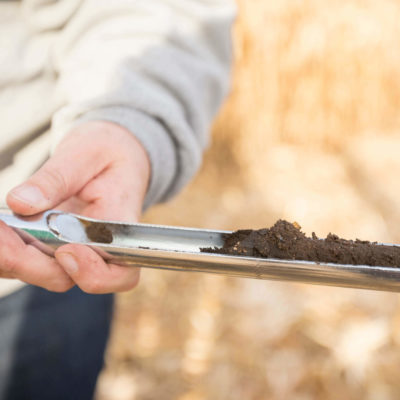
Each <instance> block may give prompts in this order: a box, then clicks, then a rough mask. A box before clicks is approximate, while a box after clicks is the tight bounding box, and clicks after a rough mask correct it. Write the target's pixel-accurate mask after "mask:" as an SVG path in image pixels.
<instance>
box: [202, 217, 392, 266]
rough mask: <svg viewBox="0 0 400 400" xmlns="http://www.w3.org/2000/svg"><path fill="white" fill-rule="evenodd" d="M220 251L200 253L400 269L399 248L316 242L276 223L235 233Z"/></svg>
mask: <svg viewBox="0 0 400 400" xmlns="http://www.w3.org/2000/svg"><path fill="white" fill-rule="evenodd" d="M224 240H225V243H224V246H223V247H222V248H206V249H201V251H203V252H208V253H219V254H231V255H238V256H247V257H262V258H280V259H284V260H305V261H319V262H327V263H336V264H352V265H371V266H383V267H400V247H397V246H384V245H378V244H376V242H374V243H371V242H368V241H362V240H358V239H356V240H345V239H341V238H339V237H338V236H337V235H334V234H332V233H330V234H329V235H328V236H327V237H326V239H319V238H318V237H317V236H316V235H315V233H314V232H313V234H312V237H307V236H306V235H305V234H304V233H303V232H302V231H301V230H300V226H299V225H298V224H297V223H294V224H291V223H289V222H287V221H284V220H279V221H277V222H276V223H275V225H274V226H273V227H272V228H270V229H259V230H251V229H248V230H239V231H236V232H233V233H231V234H227V235H225V237H224Z"/></svg>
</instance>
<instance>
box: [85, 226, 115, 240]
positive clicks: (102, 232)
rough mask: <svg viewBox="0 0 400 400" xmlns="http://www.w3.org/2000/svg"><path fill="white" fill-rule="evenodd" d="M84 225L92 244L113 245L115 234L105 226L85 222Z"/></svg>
mask: <svg viewBox="0 0 400 400" xmlns="http://www.w3.org/2000/svg"><path fill="white" fill-rule="evenodd" d="M84 225H85V232H86V235H87V237H88V238H89V239H90V240H91V241H92V242H96V243H111V242H112V241H113V234H112V232H111V231H110V229H109V228H108V227H107V226H106V225H105V224H102V223H101V222H86V221H85V223H84Z"/></svg>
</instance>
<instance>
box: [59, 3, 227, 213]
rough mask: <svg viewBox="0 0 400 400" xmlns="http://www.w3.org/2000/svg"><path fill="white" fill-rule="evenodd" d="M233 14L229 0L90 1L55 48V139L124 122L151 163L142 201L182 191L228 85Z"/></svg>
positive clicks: (195, 166) (73, 19) (159, 198)
mask: <svg viewBox="0 0 400 400" xmlns="http://www.w3.org/2000/svg"><path fill="white" fill-rule="evenodd" d="M233 12H234V8H233V6H232V3H231V2H230V1H215V2H209V1H199V0H198V1H194V0H192V1H191V0H187V1H185V2H183V1H182V0H170V1H165V0H164V1H162V0H154V1H152V2H145V1H142V2H141V1H136V2H133V1H122V0H115V1H113V2H109V1H99V0H87V1H85V2H84V3H83V5H82V6H81V8H80V9H79V10H78V12H77V13H76V14H75V15H74V17H73V18H72V19H71V21H70V22H69V24H68V25H67V26H66V27H65V29H64V32H63V36H62V39H61V40H60V42H59V45H57V46H55V48H54V54H53V56H54V60H55V67H56V69H57V71H58V73H59V74H60V79H59V93H60V95H61V96H63V100H64V103H65V107H63V108H62V109H61V110H60V111H59V112H58V113H57V114H56V115H55V117H54V121H53V133H54V137H55V140H56V141H59V140H60V138H61V137H62V136H63V135H65V134H66V133H67V132H69V131H70V130H71V127H73V126H74V125H76V124H79V123H82V122H87V121H91V120H99V119H100V120H101V119H103V120H108V121H112V122H115V123H117V124H119V125H122V126H124V127H126V128H127V129H128V130H130V131H131V132H133V133H134V134H135V135H136V136H137V138H138V139H139V141H140V142H141V143H142V144H143V146H144V147H145V149H146V151H147V152H148V154H149V157H150V160H151V164H152V177H151V182H150V186H149V190H148V193H147V197H146V202H145V203H146V206H149V205H150V204H152V203H155V202H157V201H161V200H165V199H166V198H168V197H170V196H171V195H173V194H174V193H176V192H177V191H178V190H179V189H180V188H181V187H182V186H183V185H184V184H185V183H186V182H187V181H188V180H189V179H190V177H191V176H192V175H193V174H194V173H195V171H196V170H197V168H198V166H199V164H200V161H201V155H202V151H203V149H204V147H205V145H206V143H207V133H208V130H209V126H210V123H211V121H212V118H213V117H214V115H215V113H216V112H217V110H218V107H219V105H220V103H221V102H222V100H223V98H224V96H225V94H226V92H227V90H228V86H229V70H230V62H231V51H230V47H231V46H230V41H231V39H230V27H231V23H232V19H233Z"/></svg>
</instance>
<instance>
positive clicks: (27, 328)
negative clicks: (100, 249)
mask: <svg viewBox="0 0 400 400" xmlns="http://www.w3.org/2000/svg"><path fill="white" fill-rule="evenodd" d="M112 308H113V296H112V295H88V294H86V293H83V292H82V291H81V290H79V289H78V288H73V289H71V290H70V291H68V292H67V293H61V294H59V293H52V292H48V291H46V290H43V289H40V288H37V287H34V286H27V287H24V288H23V289H21V290H19V291H17V292H15V293H13V294H11V295H9V296H6V297H4V298H2V299H0V400H14V399H17V400H20V399H21V400H22V399H27V400H28V399H29V400H36V399H40V400H47V399H52V400H53V399H57V400H64V399H65V400H72V399H74V400H75V399H79V400H81V399H82V400H85V399H91V398H92V397H93V393H94V389H95V385H96V380H97V376H98V374H99V372H100V370H101V368H102V366H103V357H104V350H105V346H106V343H107V339H108V336H109V328H110V322H111V318H112Z"/></svg>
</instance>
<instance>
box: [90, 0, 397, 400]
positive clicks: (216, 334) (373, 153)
mask: <svg viewBox="0 0 400 400" xmlns="http://www.w3.org/2000/svg"><path fill="white" fill-rule="evenodd" d="M239 5H240V14H239V15H240V16H239V19H238V23H237V26H236V29H235V52H236V64H235V71H234V81H233V91H232V95H231V96H230V98H229V101H228V102H227V104H226V106H225V107H224V109H223V111H222V112H221V114H220V116H219V118H218V120H217V121H216V124H215V129H214V141H213V146H212V147H211V148H210V150H209V151H208V153H207V155H206V158H205V163H204V166H203V168H202V171H201V172H200V174H199V175H198V176H197V177H196V179H195V180H194V181H193V183H192V184H191V185H190V186H189V187H188V188H187V189H185V190H184V192H183V193H182V194H181V195H180V196H178V198H176V199H175V200H174V201H172V202H171V203H169V204H166V205H162V206H158V207H155V208H154V209H152V210H151V211H150V212H149V213H148V214H147V215H146V216H145V219H146V221H151V222H156V223H165V224H177V225H187V226H198V227H209V228H221V229H234V228H239V227H249V226H250V227H261V226H267V225H270V224H271V223H272V222H273V221H274V220H276V219H277V218H282V217H283V218H287V219H289V220H296V221H298V222H299V223H300V224H301V225H302V226H303V228H304V230H305V231H306V232H307V233H311V231H316V232H317V233H318V234H320V235H323V234H327V233H328V232H329V231H335V232H336V233H339V234H341V235H343V236H345V237H349V238H353V237H360V238H366V239H374V240H378V241H387V242H400V207H399V199H398V195H399V193H400V180H399V177H400V157H399V155H400V119H399V116H400V113H399V109H400V68H399V65H400V25H399V23H398V21H399V17H400V5H399V3H398V2H397V1H394V0H383V1H381V2H373V1H363V2H361V1H356V0H351V1H346V0H335V1H331V2H329V4H328V3H326V2H325V3H324V2H320V1H317V0H310V1H300V0H298V1H294V0H290V1H289V0H279V1H275V2H267V1H265V0H263V1H262V0H251V1H249V0H241V1H240V2H239ZM399 332H400V311H399V297H398V295H396V294H390V293H375V292H369V291H359V290H351V289H340V288H325V287H314V286H307V285H300V284H298V285H295V284H289V283H271V282H265V281H253V280H245V279H233V278H227V277H214V276H206V275H201V274H185V273H173V272H160V271H149V270H148V271H144V272H143V280H142V284H141V286H140V287H139V288H138V289H137V290H135V291H133V292H131V293H127V294H124V295H122V296H120V297H119V299H118V308H117V313H116V323H115V328H114V334H113V338H112V341H111V346H110V351H109V355H108V361H107V366H108V368H107V369H106V371H105V373H104V374H103V376H102V378H101V381H100V385H99V394H98V399H99V400H124V399H132V400H147V399H149V400H150V399H151V400H153V399H163V400H164V399H165V400H168V399H171V400H172V399H177V400H205V399H218V400H224V399H226V400H228V399H229V400H235V399H240V400H242V399H246V400H247V399H248V400H259V399H279V400H281V399H283V400H284V399H296V400H308V399H328V400H329V399H338V398H341V399H350V400H351V399H360V398H362V399H371V400H372V399H373V400H376V399H378V400H379V399H382V400H389V399H398V398H399V396H400V384H399V382H400V372H399V368H398V365H399V362H400V350H399V345H400V334H399Z"/></svg>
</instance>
